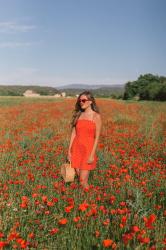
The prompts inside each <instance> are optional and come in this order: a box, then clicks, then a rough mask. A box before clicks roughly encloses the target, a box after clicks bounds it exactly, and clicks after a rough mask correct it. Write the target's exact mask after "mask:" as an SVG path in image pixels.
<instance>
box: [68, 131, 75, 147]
mask: <svg viewBox="0 0 166 250" xmlns="http://www.w3.org/2000/svg"><path fill="white" fill-rule="evenodd" d="M75 136H76V130H75V127H73V129H72V132H71V138H70V143H69V149H68V152H70V149H71V146H72V143H73V140H74V137H75Z"/></svg>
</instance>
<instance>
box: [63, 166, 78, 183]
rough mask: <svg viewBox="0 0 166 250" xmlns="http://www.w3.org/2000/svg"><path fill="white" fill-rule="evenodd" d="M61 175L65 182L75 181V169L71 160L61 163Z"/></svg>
mask: <svg viewBox="0 0 166 250" xmlns="http://www.w3.org/2000/svg"><path fill="white" fill-rule="evenodd" d="M60 168H61V171H60V172H61V176H62V178H63V179H64V181H65V182H73V181H74V177H75V169H74V168H72V167H71V162H70V161H69V162H65V163H63V164H62V165H61V167H60Z"/></svg>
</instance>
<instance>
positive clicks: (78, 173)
mask: <svg viewBox="0 0 166 250" xmlns="http://www.w3.org/2000/svg"><path fill="white" fill-rule="evenodd" d="M75 171H76V173H77V176H78V177H79V176H80V169H79V168H75Z"/></svg>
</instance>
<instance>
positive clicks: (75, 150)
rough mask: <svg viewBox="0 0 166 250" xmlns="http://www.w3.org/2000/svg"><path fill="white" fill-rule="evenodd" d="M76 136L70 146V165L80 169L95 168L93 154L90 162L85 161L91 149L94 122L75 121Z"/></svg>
mask: <svg viewBox="0 0 166 250" xmlns="http://www.w3.org/2000/svg"><path fill="white" fill-rule="evenodd" d="M75 129H76V136H75V137H74V140H73V143H72V146H71V167H72V168H79V169H82V170H93V169H95V168H96V163H97V156H96V154H95V155H94V160H93V162H92V163H90V164H89V163H87V161H88V159H89V157H90V154H91V151H92V149H93V145H94V140H95V132H96V124H95V122H94V121H92V120H87V119H78V120H77V123H76V127H75Z"/></svg>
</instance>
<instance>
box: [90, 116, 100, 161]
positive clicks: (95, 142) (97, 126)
mask: <svg viewBox="0 0 166 250" xmlns="http://www.w3.org/2000/svg"><path fill="white" fill-rule="evenodd" d="M95 123H96V135H95V140H94V145H93V149H92V152H91V156H92V157H94V154H95V152H96V148H97V144H98V141H99V137H100V133H101V128H102V121H101V116H100V114H97V115H96V119H95Z"/></svg>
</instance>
